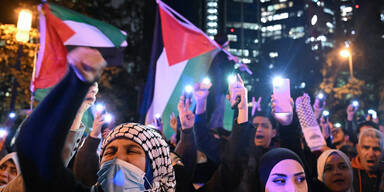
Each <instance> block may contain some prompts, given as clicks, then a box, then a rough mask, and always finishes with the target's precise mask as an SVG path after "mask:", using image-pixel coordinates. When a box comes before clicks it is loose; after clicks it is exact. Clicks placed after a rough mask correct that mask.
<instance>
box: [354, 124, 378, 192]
mask: <svg viewBox="0 0 384 192" xmlns="http://www.w3.org/2000/svg"><path fill="white" fill-rule="evenodd" d="M356 148H357V157H355V158H354V159H353V160H352V162H351V164H352V167H353V176H354V181H353V188H354V190H355V192H363V191H364V192H371V191H372V192H373V191H378V185H379V182H380V179H379V178H378V177H379V174H378V173H377V170H375V166H376V165H377V164H378V163H379V160H380V157H381V155H382V152H383V149H384V138H383V135H382V134H381V133H380V132H379V131H378V130H376V129H373V128H365V129H364V130H363V131H362V132H361V133H360V134H359V143H358V144H357V145H356Z"/></svg>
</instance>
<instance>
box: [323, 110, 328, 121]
mask: <svg viewBox="0 0 384 192" xmlns="http://www.w3.org/2000/svg"><path fill="white" fill-rule="evenodd" d="M322 115H323V118H324V121H325V122H328V121H329V111H327V110H324V111H323V114H322Z"/></svg>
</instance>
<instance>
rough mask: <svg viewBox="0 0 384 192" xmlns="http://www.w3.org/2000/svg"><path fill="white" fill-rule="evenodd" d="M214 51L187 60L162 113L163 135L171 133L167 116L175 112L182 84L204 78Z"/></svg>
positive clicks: (167, 135)
mask: <svg viewBox="0 0 384 192" xmlns="http://www.w3.org/2000/svg"><path fill="white" fill-rule="evenodd" d="M216 53H217V50H213V51H210V52H208V53H205V54H203V55H200V56H198V57H194V58H192V59H190V60H189V61H188V62H187V65H186V66H185V68H184V71H183V74H182V75H181V77H180V79H179V81H178V82H177V85H176V87H175V89H174V91H173V93H172V95H171V97H170V98H169V100H168V103H167V105H166V107H165V109H164V112H163V115H162V119H163V127H164V135H165V136H166V137H167V138H169V137H170V136H171V135H172V134H173V130H172V129H171V128H170V126H169V116H170V115H171V113H172V112H174V113H175V114H177V103H178V102H179V99H180V96H181V94H182V91H183V89H184V86H186V85H187V84H191V85H193V84H194V83H197V82H199V81H200V80H201V79H203V78H204V76H205V75H206V74H207V72H208V69H209V67H210V65H211V63H212V60H213V57H214V56H215V55H216Z"/></svg>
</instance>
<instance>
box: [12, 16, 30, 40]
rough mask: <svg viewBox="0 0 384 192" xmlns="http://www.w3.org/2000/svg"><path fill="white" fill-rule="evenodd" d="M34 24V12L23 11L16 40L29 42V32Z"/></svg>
mask: <svg viewBox="0 0 384 192" xmlns="http://www.w3.org/2000/svg"><path fill="white" fill-rule="evenodd" d="M31 24H32V12H31V11H29V10H21V11H20V13H19V18H18V20H17V33H16V40H17V41H21V42H27V41H28V39H29V31H30V30H31Z"/></svg>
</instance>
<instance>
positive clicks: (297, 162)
mask: <svg viewBox="0 0 384 192" xmlns="http://www.w3.org/2000/svg"><path fill="white" fill-rule="evenodd" d="M259 174H260V182H261V184H262V187H263V188H264V189H263V191H266V192H270V191H271V192H272V191H274V192H279V191H289V192H294V191H296V192H307V191H308V185H307V180H306V174H305V172H304V164H303V162H302V161H301V159H300V157H299V156H297V155H296V154H295V153H294V152H292V151H291V150H289V149H284V148H276V149H272V150H270V151H269V152H267V153H266V154H264V156H263V157H262V159H261V163H260V169H259Z"/></svg>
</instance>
